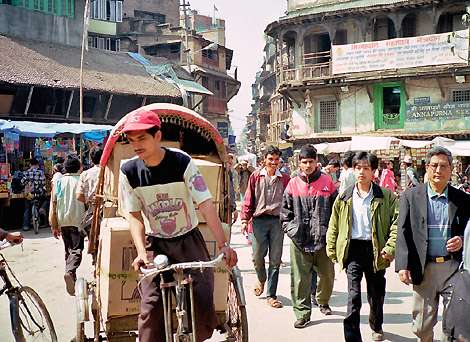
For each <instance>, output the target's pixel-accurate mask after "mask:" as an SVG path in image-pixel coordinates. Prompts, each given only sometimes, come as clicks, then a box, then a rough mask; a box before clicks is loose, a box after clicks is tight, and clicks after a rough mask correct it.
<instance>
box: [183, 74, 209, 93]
mask: <svg viewBox="0 0 470 342" xmlns="http://www.w3.org/2000/svg"><path fill="white" fill-rule="evenodd" d="M175 82H176V83H177V84H178V85H180V86H181V87H183V88H184V90H186V91H187V92H188V93H195V94H204V95H214V93H213V92H211V91H210V90H209V89H206V88H204V87H203V86H202V85H200V84H199V83H197V82H194V81H189V80H182V79H180V78H178V79H177V80H175Z"/></svg>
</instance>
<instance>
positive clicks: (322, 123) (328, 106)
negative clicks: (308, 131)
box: [318, 100, 338, 131]
mask: <svg viewBox="0 0 470 342" xmlns="http://www.w3.org/2000/svg"><path fill="white" fill-rule="evenodd" d="M318 119H319V120H318V121H319V128H320V130H321V131H328V130H336V129H337V128H338V103H337V102H336V101H335V100H321V101H319V110H318Z"/></svg>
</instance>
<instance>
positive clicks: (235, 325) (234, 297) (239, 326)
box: [225, 277, 248, 342]
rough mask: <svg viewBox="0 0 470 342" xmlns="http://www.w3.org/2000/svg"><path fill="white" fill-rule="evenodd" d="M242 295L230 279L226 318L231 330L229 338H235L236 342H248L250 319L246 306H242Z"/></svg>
mask: <svg viewBox="0 0 470 342" xmlns="http://www.w3.org/2000/svg"><path fill="white" fill-rule="evenodd" d="M240 302H241V301H240V293H239V291H238V288H237V286H236V285H235V283H234V280H233V279H232V277H230V280H229V283H228V294H227V309H226V310H225V317H226V321H227V325H228V327H229V328H230V331H228V332H227V333H228V336H229V337H232V338H235V340H234V341H236V342H248V317H247V315H246V308H245V306H241V303H240Z"/></svg>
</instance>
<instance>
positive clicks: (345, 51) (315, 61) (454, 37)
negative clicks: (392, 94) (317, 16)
mask: <svg viewBox="0 0 470 342" xmlns="http://www.w3.org/2000/svg"><path fill="white" fill-rule="evenodd" d="M468 41H469V32H468V30H460V31H455V32H447V33H439V34H429V35H423V36H417V37H408V38H393V39H386V40H379V41H372V42H361V43H356V44H343V45H331V50H330V51H324V52H315V53H305V52H304V53H303V57H302V59H301V64H300V63H299V64H297V65H295V64H293V60H292V58H287V60H289V61H290V62H289V63H288V64H289V66H288V67H287V66H286V65H285V64H284V67H283V69H277V70H276V71H277V78H278V84H283V83H290V84H291V86H298V85H302V83H304V82H306V81H323V80H325V79H329V78H341V79H343V80H346V81H347V80H351V81H357V80H361V79H366V78H370V77H372V78H377V75H378V74H380V75H381V76H382V77H384V78H396V77H397V76H399V77H408V76H411V77H412V76H416V74H417V73H420V74H429V75H434V74H439V73H446V72H448V70H449V69H450V68H452V69H456V68H467V67H468V66H469V64H468V59H469V43H468ZM284 58H285V56H284ZM279 59H280V56H278V60H279ZM277 65H280V63H279V62H278V64H277ZM322 83H323V82H322Z"/></svg>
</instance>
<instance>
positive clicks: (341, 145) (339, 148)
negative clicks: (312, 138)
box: [313, 140, 351, 155]
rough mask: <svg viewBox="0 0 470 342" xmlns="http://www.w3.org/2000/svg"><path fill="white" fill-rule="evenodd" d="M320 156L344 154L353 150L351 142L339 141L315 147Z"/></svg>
mask: <svg viewBox="0 0 470 342" xmlns="http://www.w3.org/2000/svg"><path fill="white" fill-rule="evenodd" d="M313 146H315V148H316V149H317V153H318V154H323V155H326V154H329V153H342V152H346V151H350V150H351V140H347V141H339V142H335V143H321V144H315V145H313Z"/></svg>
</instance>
